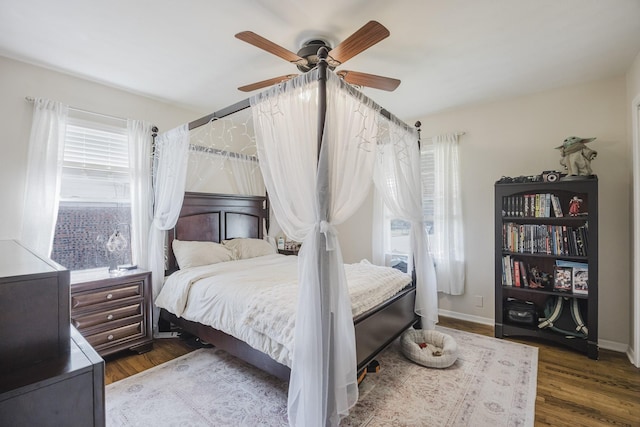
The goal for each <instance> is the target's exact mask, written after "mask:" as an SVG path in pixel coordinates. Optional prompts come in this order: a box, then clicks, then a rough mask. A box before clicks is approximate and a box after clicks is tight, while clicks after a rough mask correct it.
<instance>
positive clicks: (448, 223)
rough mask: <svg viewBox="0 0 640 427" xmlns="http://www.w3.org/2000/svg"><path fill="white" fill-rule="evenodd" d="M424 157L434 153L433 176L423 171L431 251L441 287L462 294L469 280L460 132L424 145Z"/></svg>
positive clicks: (439, 136)
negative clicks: (466, 276)
mask: <svg viewBox="0 0 640 427" xmlns="http://www.w3.org/2000/svg"><path fill="white" fill-rule="evenodd" d="M421 155H422V157H423V160H424V158H428V157H431V159H432V162H433V176H432V179H428V178H427V177H428V175H427V174H428V171H423V186H424V197H425V202H426V203H425V206H426V205H427V204H428V203H431V206H432V211H431V212H425V213H426V216H427V217H428V216H429V215H432V220H433V227H432V234H431V254H432V256H433V259H434V261H435V265H436V276H437V282H438V291H439V292H443V293H446V294H451V295H462V294H463V293H464V282H465V255H464V230H463V222H462V203H461V198H462V197H461V193H460V161H459V155H458V135H457V134H453V133H452V134H444V135H438V136H435V137H433V138H432V139H431V141H430V143H424V144H423V145H422V153H421Z"/></svg>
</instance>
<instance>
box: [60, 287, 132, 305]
mask: <svg viewBox="0 0 640 427" xmlns="http://www.w3.org/2000/svg"><path fill="white" fill-rule="evenodd" d="M140 296H142V282H137V283H134V284H130V283H129V284H127V286H123V287H120V288H117V287H112V288H110V289H108V290H105V291H99V292H90V293H79V294H75V295H72V296H71V309H72V310H74V309H78V308H82V307H88V306H91V305H95V304H101V303H105V302H112V301H118V300H121V299H125V298H129V297H140Z"/></svg>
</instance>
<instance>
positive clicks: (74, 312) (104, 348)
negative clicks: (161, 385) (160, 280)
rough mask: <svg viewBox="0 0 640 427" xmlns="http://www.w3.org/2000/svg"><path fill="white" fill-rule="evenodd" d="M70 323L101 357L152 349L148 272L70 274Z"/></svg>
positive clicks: (103, 271) (87, 271)
mask: <svg viewBox="0 0 640 427" xmlns="http://www.w3.org/2000/svg"><path fill="white" fill-rule="evenodd" d="M71 323H72V324H73V326H75V327H76V328H77V329H78V331H80V333H81V334H82V335H83V336H84V337H85V339H86V340H87V341H88V342H89V343H90V344H91V345H92V346H93V347H94V348H95V349H96V351H97V352H98V353H99V354H100V355H101V356H106V355H109V354H112V353H115V352H118V351H122V350H127V349H130V350H134V351H137V352H138V353H144V352H146V351H149V350H151V348H152V346H153V329H152V328H153V325H152V323H153V318H152V297H151V273H150V272H148V271H144V270H128V271H122V272H119V273H118V274H117V275H113V274H110V273H109V272H108V271H107V269H97V270H86V271H74V272H72V274H71Z"/></svg>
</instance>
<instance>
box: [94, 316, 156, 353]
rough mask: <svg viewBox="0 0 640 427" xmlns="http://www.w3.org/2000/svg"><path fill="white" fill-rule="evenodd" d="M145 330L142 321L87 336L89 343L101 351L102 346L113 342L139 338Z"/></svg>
mask: <svg viewBox="0 0 640 427" xmlns="http://www.w3.org/2000/svg"><path fill="white" fill-rule="evenodd" d="M143 332H144V329H143V322H142V321H140V322H136V323H133V324H131V325H126V326H122V327H120V328H116V329H111V330H109V331H105V332H101V333H99V334H95V335H88V336H86V337H85V338H86V340H87V341H88V342H89V344H91V345H92V346H93V347H94V348H95V349H96V350H98V351H99V350H100V348H101V347H104V346H107V345H111V344H112V343H115V342H118V341H122V340H129V339H134V338H138V337H140V336H142V335H143Z"/></svg>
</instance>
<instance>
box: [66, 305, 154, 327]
mask: <svg viewBox="0 0 640 427" xmlns="http://www.w3.org/2000/svg"><path fill="white" fill-rule="evenodd" d="M141 314H142V301H140V302H139V303H137V304H132V305H127V306H125V307H120V308H114V309H111V310H104V311H101V312H98V313H91V314H86V315H84V316H73V315H72V316H71V321H72V323H73V326H75V327H76V328H78V329H79V330H80V331H83V330H84V329H86V328H90V327H92V326H96V325H102V324H107V323H109V322H113V321H116V320H119V319H124V318H127V317H131V316H137V315H141Z"/></svg>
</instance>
